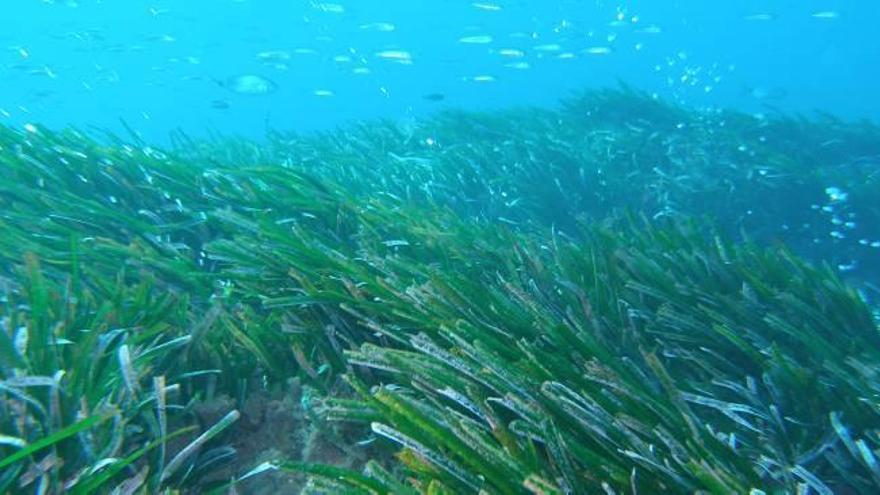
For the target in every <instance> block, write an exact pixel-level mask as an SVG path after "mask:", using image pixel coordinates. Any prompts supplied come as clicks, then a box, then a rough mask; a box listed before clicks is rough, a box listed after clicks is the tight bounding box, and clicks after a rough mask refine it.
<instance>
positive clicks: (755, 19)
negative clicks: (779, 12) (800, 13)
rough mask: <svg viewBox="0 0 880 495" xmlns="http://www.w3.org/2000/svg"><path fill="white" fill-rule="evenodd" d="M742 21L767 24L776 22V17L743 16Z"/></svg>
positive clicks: (762, 15)
mask: <svg viewBox="0 0 880 495" xmlns="http://www.w3.org/2000/svg"><path fill="white" fill-rule="evenodd" d="M743 20H744V21H749V22H769V21H774V20H776V15H774V14H768V13H758V14H749V15H746V16H743Z"/></svg>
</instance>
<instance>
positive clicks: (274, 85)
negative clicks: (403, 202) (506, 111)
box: [0, 0, 880, 142]
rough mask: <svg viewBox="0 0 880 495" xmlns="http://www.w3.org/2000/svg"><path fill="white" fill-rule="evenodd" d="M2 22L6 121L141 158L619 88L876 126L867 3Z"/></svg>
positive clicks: (112, 12) (467, 4) (257, 8)
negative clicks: (76, 130) (181, 141)
mask: <svg viewBox="0 0 880 495" xmlns="http://www.w3.org/2000/svg"><path fill="white" fill-rule="evenodd" d="M3 19H4V23H3V28H2V30H0V48H2V51H0V81H2V88H3V91H2V92H0V122H2V123H6V124H13V125H24V124H26V123H31V122H35V123H40V124H44V125H49V126H51V127H63V126H67V125H74V126H77V127H81V128H87V127H90V126H97V127H99V128H109V129H111V130H114V131H121V130H122V125H121V122H122V121H124V122H126V123H127V124H128V125H129V126H130V127H131V128H132V129H135V130H136V131H137V132H139V133H141V134H142V135H143V136H144V137H145V138H146V139H147V140H149V141H153V142H163V141H164V140H165V139H166V138H167V136H168V133H169V132H170V131H171V130H173V129H177V128H180V129H183V130H184V131H186V132H187V133H189V134H193V135H204V134H205V133H207V132H209V131H220V132H222V133H224V134H239V135H245V136H249V137H254V138H259V137H260V136H262V135H264V134H265V131H266V129H267V128H274V129H285V130H298V131H308V130H316V129H325V128H328V127H333V126H337V125H340V124H344V123H345V122H349V121H352V120H360V119H373V118H380V117H381V118H391V119H412V118H417V117H419V116H421V115H424V114H426V113H430V112H433V111H436V110H438V109H442V108H445V107H450V106H451V107H457V108H467V109H484V108H497V107H509V106H518V105H540V106H551V105H553V104H555V103H556V102H557V101H558V100H559V99H560V98H563V97H565V96H566V95H568V94H570V93H571V92H572V91H578V90H582V89H585V88H592V87H606V86H614V85H616V84H618V82H623V83H626V84H628V85H631V86H633V87H635V88H637V89H640V90H643V91H646V92H648V93H650V94H656V95H657V96H658V97H661V98H664V99H668V100H673V101H678V102H681V103H683V104H687V105H690V106H697V107H733V108H738V109H742V110H746V111H750V112H773V111H777V110H782V111H787V112H800V113H809V112H812V111H814V110H822V111H827V112H830V113H833V114H835V115H837V116H840V117H842V118H845V119H859V118H871V119H873V120H877V119H878V118H880V98H878V91H877V90H876V86H877V79H878V78H877V75H878V71H880V41H878V38H877V36H876V29H877V27H878V26H880V3H878V2H874V1H870V0H839V1H833V0H803V1H796V2H794V1H782V0H775V1H735V2H714V1H713V2H709V1H704V0H681V1H673V2H667V1H659V0H642V1H625V2H624V1H615V2H612V1H572V0H561V1H526V0H518V1H514V0H507V1H504V0H497V1H494V0H486V1H476V2H472V1H468V0H444V1H436V2H428V1H411V0H408V1H403V0H381V1H380V0H357V1H353V0H347V1H346V0H339V1H337V2H317V1H303V0H298V1H282V0H209V1H208V0H187V1H169V0H164V1H163V0H151V1H143V0H127V1H124V2H122V1H109V0H104V1H101V0H54V1H53V0H10V1H8V2H4V12H3ZM241 77H245V78H253V79H250V80H249V81H250V82H251V83H255V82H259V84H257V86H259V87H257V88H255V87H253V85H251V86H248V85H247V84H246V83H247V82H248V80H245V81H244V83H243V84H238V85H237V84H236V82H239V83H242V81H241V79H240V78H241Z"/></svg>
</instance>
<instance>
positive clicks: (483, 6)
mask: <svg viewBox="0 0 880 495" xmlns="http://www.w3.org/2000/svg"><path fill="white" fill-rule="evenodd" d="M471 7H473V8H475V9H479V10H485V11H487V12H498V11H499V10H501V6H500V5H496V4H494V3H472V4H471Z"/></svg>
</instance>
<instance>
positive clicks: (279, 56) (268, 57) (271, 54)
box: [257, 50, 290, 62]
mask: <svg viewBox="0 0 880 495" xmlns="http://www.w3.org/2000/svg"><path fill="white" fill-rule="evenodd" d="M257 59H258V60H261V61H263V62H282V61H285V60H290V53H288V52H285V51H283V50H268V51H265V52H260V53H258V54H257Z"/></svg>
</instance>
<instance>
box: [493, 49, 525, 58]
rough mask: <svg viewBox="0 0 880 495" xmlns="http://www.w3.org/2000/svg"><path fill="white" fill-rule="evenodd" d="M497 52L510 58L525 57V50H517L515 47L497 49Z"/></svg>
mask: <svg viewBox="0 0 880 495" xmlns="http://www.w3.org/2000/svg"><path fill="white" fill-rule="evenodd" d="M498 54H499V55H501V56H502V57H511V58H519V57H525V55H526V54H525V52H523V51H522V50H517V49H515V48H502V49H500V50H498Z"/></svg>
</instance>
